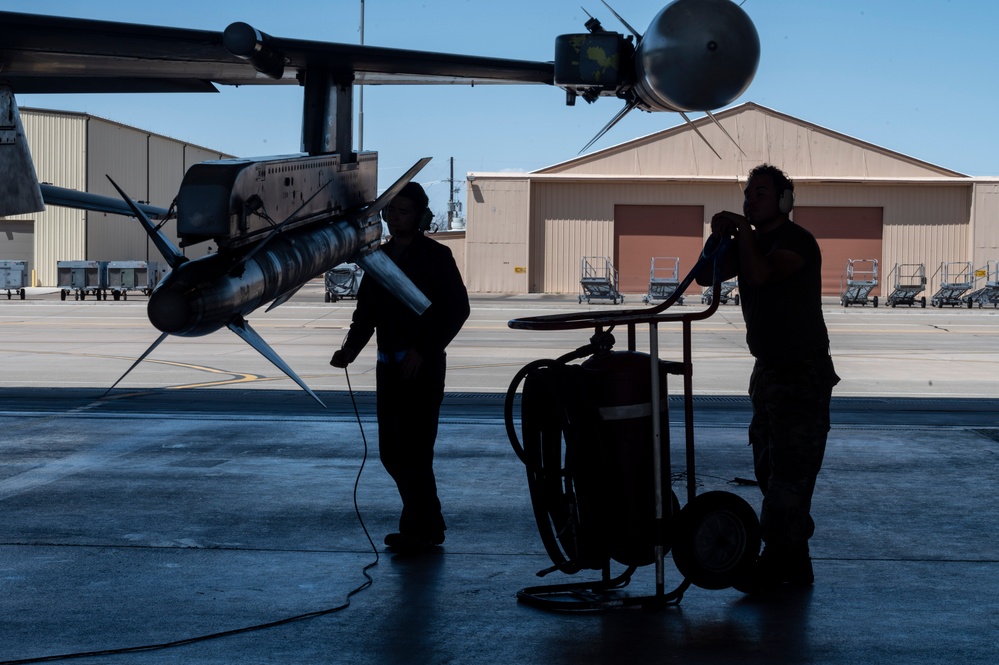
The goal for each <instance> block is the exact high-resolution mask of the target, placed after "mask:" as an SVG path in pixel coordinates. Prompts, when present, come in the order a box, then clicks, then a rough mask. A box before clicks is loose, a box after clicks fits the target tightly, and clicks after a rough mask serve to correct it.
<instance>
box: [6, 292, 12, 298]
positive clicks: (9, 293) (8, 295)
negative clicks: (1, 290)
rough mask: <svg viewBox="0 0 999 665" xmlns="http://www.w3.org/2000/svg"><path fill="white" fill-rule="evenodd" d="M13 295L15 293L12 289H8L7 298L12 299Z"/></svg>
mask: <svg viewBox="0 0 999 665" xmlns="http://www.w3.org/2000/svg"><path fill="white" fill-rule="evenodd" d="M12 296H13V294H12V293H11V292H10V291H8V292H7V300H10V299H11V297H12Z"/></svg>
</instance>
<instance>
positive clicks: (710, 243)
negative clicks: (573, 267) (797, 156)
mask: <svg viewBox="0 0 999 665" xmlns="http://www.w3.org/2000/svg"><path fill="white" fill-rule="evenodd" d="M730 245H731V238H729V237H727V236H717V235H715V234H712V235H710V236H708V239H707V241H706V242H705V243H704V247H703V248H702V249H701V255H700V257H699V258H698V259H697V263H695V264H694V267H693V268H691V270H690V272H689V273H687V276H686V277H684V278H683V281H682V282H680V284H679V285H678V286H677V288H676V289H675V290H674V291H673V293H672V294H671V295H670V297H669V298H667V299H666V300H665V301H663V302H662V303H661V304H659V305H656V306H655V307H650V308H647V309H627V310H623V311H617V312H596V313H595V312H573V313H570V314H548V315H545V316H530V317H526V318H522V319H511V320H510V321H509V322H507V325H508V326H509V327H510V328H514V329H518V330H573V329H579V328H591V327H598V328H600V327H605V326H616V325H619V324H620V325H625V324H627V325H634V324H638V323H653V322H656V321H681V320H687V321H693V320H698V319H706V318H708V317H709V316H711V315H712V314H714V313H715V310H717V309H718V303H719V300H720V298H719V294H720V292H721V266H722V258H723V257H724V256H725V253H726V252H727V251H728V248H729V246H730ZM708 261H712V262H714V265H713V268H712V273H711V288H712V292H713V297H712V298H711V304H710V305H709V306H708V308H707V309H705V310H701V311H698V312H691V313H682V314H672V313H671V314H665V315H661V316H660V313H661V312H663V311H664V310H666V309H668V308H669V307H670V306H671V305H673V303H675V302H676V301H677V300H679V299H680V296H681V295H683V292H684V291H686V290H687V287H689V286H690V285H691V284H692V283H693V281H694V279H695V278H696V277H697V275H698V273H699V272H700V271H701V269H702V267H703V266H704V265H705V264H706V263H707V262H708Z"/></svg>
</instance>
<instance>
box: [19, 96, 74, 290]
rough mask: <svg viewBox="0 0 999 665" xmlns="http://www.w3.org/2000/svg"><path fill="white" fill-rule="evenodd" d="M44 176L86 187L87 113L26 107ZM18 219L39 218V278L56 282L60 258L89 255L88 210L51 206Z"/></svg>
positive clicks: (29, 131)
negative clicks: (86, 220)
mask: <svg viewBox="0 0 999 665" xmlns="http://www.w3.org/2000/svg"><path fill="white" fill-rule="evenodd" d="M21 121H22V122H23V123H24V132H25V135H26V136H27V139H28V145H29V146H30V148H31V157H32V160H33V162H34V164H35V172H36V173H37V174H38V181H39V182H49V183H52V184H53V185H57V186H59V187H66V188H69V189H77V190H84V189H86V174H87V165H86V144H87V122H88V120H87V116H85V115H76V114H55V113H44V112H40V111H31V110H25V109H22V110H21ZM12 219H33V220H34V221H35V227H34V239H35V240H34V245H35V247H34V257H33V267H34V269H35V280H36V284H39V285H44V286H54V285H55V284H56V281H57V280H56V262H57V261H69V260H79V259H84V258H86V222H85V219H86V216H85V214H84V212H83V211H82V210H73V209H72V208H60V207H56V206H47V207H46V209H45V210H44V211H43V212H38V213H31V214H30V215H18V216H17V217H12Z"/></svg>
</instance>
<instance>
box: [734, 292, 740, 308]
mask: <svg viewBox="0 0 999 665" xmlns="http://www.w3.org/2000/svg"><path fill="white" fill-rule="evenodd" d="M732 302H733V303H735V306H736V307H738V306H739V294H738V293H736V294H735V295H734V296H732Z"/></svg>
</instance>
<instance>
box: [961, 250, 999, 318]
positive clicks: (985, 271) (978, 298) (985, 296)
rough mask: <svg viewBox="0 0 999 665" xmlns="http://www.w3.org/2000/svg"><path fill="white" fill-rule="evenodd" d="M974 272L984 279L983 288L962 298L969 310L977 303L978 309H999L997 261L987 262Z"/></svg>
mask: <svg viewBox="0 0 999 665" xmlns="http://www.w3.org/2000/svg"><path fill="white" fill-rule="evenodd" d="M976 272H977V273H979V274H981V275H982V276H983V277H985V286H983V287H982V288H980V289H978V290H977V291H974V292H973V293H970V294H968V295H966V296H964V298H963V300H964V302H966V303H968V307H969V308H971V307H972V306H973V305H974V304H975V303H978V308H979V309H981V308H982V307H983V306H985V305H992V306H993V307H999V261H989V262H988V263H986V264H985V267H984V268H981V269H980V270H977V271H976Z"/></svg>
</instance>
